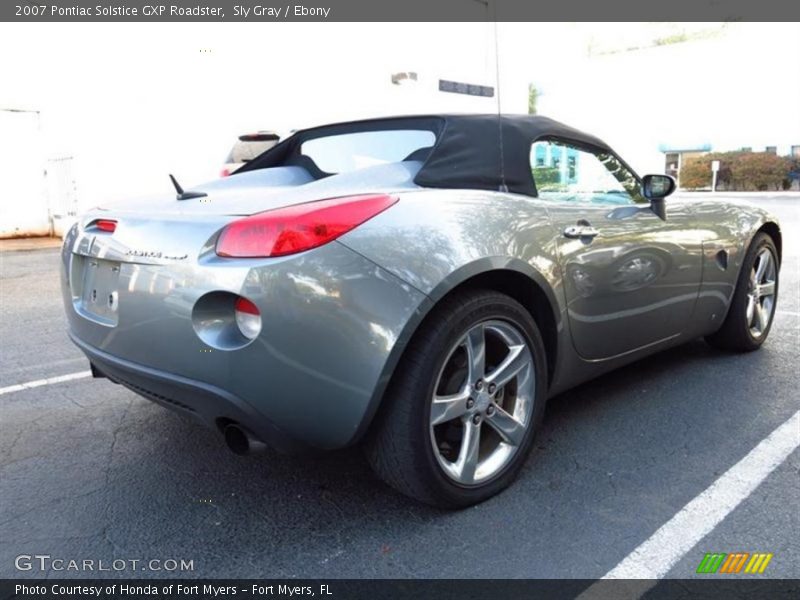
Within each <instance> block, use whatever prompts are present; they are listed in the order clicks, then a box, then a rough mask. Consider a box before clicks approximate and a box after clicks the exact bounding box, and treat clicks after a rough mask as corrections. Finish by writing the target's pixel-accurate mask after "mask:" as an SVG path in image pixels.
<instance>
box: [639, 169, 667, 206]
mask: <svg viewBox="0 0 800 600" xmlns="http://www.w3.org/2000/svg"><path fill="white" fill-rule="evenodd" d="M674 191H675V180H674V179H673V178H672V177H670V176H669V175H645V176H644V177H643V178H642V195H643V196H644V197H645V198H647V199H648V200H661V199H663V198H666V197H667V196H669V195H670V194H671V193H672V192H674Z"/></svg>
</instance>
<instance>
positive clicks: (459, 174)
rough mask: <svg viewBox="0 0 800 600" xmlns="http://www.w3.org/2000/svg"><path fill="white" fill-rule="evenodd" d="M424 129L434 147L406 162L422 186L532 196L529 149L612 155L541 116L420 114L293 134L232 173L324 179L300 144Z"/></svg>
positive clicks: (584, 136)
mask: <svg viewBox="0 0 800 600" xmlns="http://www.w3.org/2000/svg"><path fill="white" fill-rule="evenodd" d="M409 128H414V129H427V130H430V131H432V132H433V133H434V134H435V135H436V138H437V139H436V144H435V145H434V146H433V148H432V149H431V150H430V151H429V152H426V153H425V154H426V155H421V156H413V157H409V160H412V159H413V160H421V161H423V164H422V167H421V169H420V170H419V172H418V173H417V175H416V177H415V178H414V183H416V184H417V185H420V186H422V187H435V188H453V189H479V190H495V191H497V190H507V191H509V192H514V193H517V194H526V195H529V196H535V195H536V186H535V185H534V182H533V176H532V174H531V165H530V151H531V144H532V143H533V142H534V141H536V140H542V139H548V138H558V139H560V140H564V141H568V142H571V143H573V144H575V145H576V146H579V147H580V146H584V147H589V148H594V149H597V150H600V151H605V152H609V153H612V154H613V151H612V150H611V148H610V147H609V146H608V145H606V144H605V142H603V141H602V140H600V139H598V138H596V137H594V136H593V135H589V134H587V133H583V132H582V131H579V130H577V129H574V128H572V127H569V126H568V125H564V124H563V123H559V122H558V121H554V120H553V119H549V118H547V117H541V116H529V115H497V114H481V115H469V114H465V115H423V116H407V117H389V118H380V119H368V120H363V121H350V122H347V123H336V124H333V125H323V126H320V127H313V128H310V129H303V130H301V131H297V132H295V133H294V134H293V135H291V136H290V137H288V138H286V139H285V140H284V141H283V142H281V143H279V144H278V145H276V146H274V147H273V148H271V149H270V150H267V151H266V152H265V153H263V154H261V155H260V156H258V157H256V158H255V159H253V160H251V161H250V162H248V163H247V164H245V165H244V166H243V167H242V168H240V169H239V170H238V171H237V172H240V173H241V172H245V171H252V170H255V169H264V168H270V167H278V166H287V165H298V166H302V167H305V168H307V169H308V170H309V171H310V172H311V174H312V175H313V176H314V177H316V178H320V177H325V176H327V175H328V174H327V173H323V172H322V171H320V170H319V168H318V167H317V166H316V165H315V164H313V162H312V161H311V160H310V159H309V158H308V157H306V156H303V155H302V154H301V153H300V146H301V145H302V143H303V142H305V141H308V140H311V139H315V138H319V137H326V136H331V135H340V134H344V133H355V132H362V131H380V130H390V129H409Z"/></svg>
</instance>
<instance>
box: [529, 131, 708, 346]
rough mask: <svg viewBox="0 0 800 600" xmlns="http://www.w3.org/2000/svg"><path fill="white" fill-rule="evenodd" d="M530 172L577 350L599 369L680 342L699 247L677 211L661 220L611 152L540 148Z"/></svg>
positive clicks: (555, 143) (696, 280) (697, 273)
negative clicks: (552, 238) (604, 362)
mask: <svg viewBox="0 0 800 600" xmlns="http://www.w3.org/2000/svg"><path fill="white" fill-rule="evenodd" d="M530 159H531V169H532V172H533V176H534V180H535V182H536V188H537V193H538V195H539V198H540V199H542V200H544V201H546V202H547V207H548V208H547V210H548V213H549V215H550V219H551V222H552V224H553V226H554V227H555V228H557V230H558V231H560V232H561V236H560V237H559V258H560V263H561V269H562V275H563V280H564V294H565V296H566V303H567V309H568V315H569V326H570V331H571V335H572V340H573V344H574V346H575V349H576V350H577V352H578V354H579V355H580V356H582V357H583V358H585V359H589V360H601V359H604V358H610V357H613V356H617V355H619V354H624V353H626V352H630V351H633V350H636V349H638V348H641V347H644V346H648V345H651V344H655V343H657V342H659V341H662V340H665V339H668V338H671V337H674V336H677V335H679V334H680V333H681V332H682V331H683V328H684V324H685V323H687V322H688V321H689V318H690V317H691V315H692V311H693V310H694V305H695V302H696V300H697V294H698V290H699V287H700V279H701V268H702V267H701V265H702V261H701V256H702V237H701V235H700V233H699V232H697V231H696V230H695V229H694V228H693V223H692V219H691V215H689V214H687V212H686V209H685V208H683V207H680V206H677V207H673V208H670V207H669V203H667V207H668V208H667V213H668V217H667V220H666V221H664V220H662V219H661V218H659V217H658V216H657V215H656V214H655V213H654V212H653V211H652V210H651V209H650V206H649V203H648V202H646V201H645V199H644V198H643V197H642V196H641V194H640V191H639V180H638V178H637V177H636V175H635V174H634V173H633V171H631V170H630V169H629V168H628V167H627V165H625V164H624V163H623V162H622V161H621V160H619V159H618V158H617V157H616V156H615V155H613V154H612V153H610V152H609V151H607V150H599V149H594V148H590V147H582V146H581V147H578V146H575V145H572V144H570V143H569V142H567V141H560V140H552V139H551V140H545V141H538V142H536V143H534V144H533V146H532V148H531V157H530Z"/></svg>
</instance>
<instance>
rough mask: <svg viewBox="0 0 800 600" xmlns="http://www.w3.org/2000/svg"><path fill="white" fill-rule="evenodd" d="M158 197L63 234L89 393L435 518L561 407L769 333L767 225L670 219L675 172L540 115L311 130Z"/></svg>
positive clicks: (519, 449)
mask: <svg viewBox="0 0 800 600" xmlns="http://www.w3.org/2000/svg"><path fill="white" fill-rule="evenodd" d="M173 181H174V183H175V187H176V190H177V196H175V195H171V196H169V197H168V196H162V197H157V198H154V199H150V200H142V201H137V202H130V203H123V204H117V205H108V206H104V207H102V208H98V209H95V210H93V211H91V212H89V213H88V214H86V215H84V216H83V217H82V218H81V219H80V220H79V222H78V223H77V224H76V226H75V227H73V228H72V230H71V231H70V232H69V233H68V235H67V236H66V238H65V240H64V245H63V251H62V262H63V270H62V284H63V286H62V287H63V297H64V304H65V307H66V311H67V315H68V320H69V334H70V336H71V338H72V340H73V341H74V342H75V343H76V344H77V345H78V346H79V347H80V348H81V350H83V352H84V353H85V354H86V356H87V357H88V358H89V361H90V363H91V366H92V371H93V373H94V374H95V375H96V376H98V377H107V378H109V379H111V380H112V381H114V382H116V383H119V384H122V385H124V386H127V387H128V388H130V389H131V390H133V391H134V392H136V393H138V394H140V395H142V396H144V397H145V398H148V399H150V400H152V401H154V402H156V403H158V404H161V405H163V406H165V407H167V408H170V409H173V410H176V411H179V412H181V413H184V414H186V415H190V416H192V417H196V418H198V419H199V420H201V421H203V422H204V423H206V424H208V425H210V426H211V427H213V428H215V429H218V430H219V431H220V432H222V433H223V434H224V437H225V439H226V442H227V444H228V446H229V447H230V448H231V449H232V450H234V451H235V452H238V453H247V452H251V451H255V450H257V449H260V448H262V447H264V446H265V445H268V446H272V447H274V448H278V449H285V450H296V449H302V448H316V449H334V448H341V447H344V446H348V445H352V444H356V443H360V444H362V445H363V447H364V448H365V451H366V455H367V457H368V459H369V462H370V463H371V465H372V466H373V467H374V469H375V471H376V472H377V473H378V475H379V476H380V477H381V478H383V479H384V480H385V481H386V482H388V483H389V484H390V485H392V486H394V487H395V488H396V489H397V490H399V491H401V492H403V493H405V494H407V495H409V496H412V497H414V498H416V499H418V500H421V501H423V502H426V503H430V504H434V505H438V506H444V507H462V506H467V505H470V504H474V503H476V502H480V501H482V500H484V499H486V498H489V497H490V496H492V495H493V494H496V493H497V492H499V491H500V490H502V489H503V488H505V487H506V486H508V485H509V484H510V483H511V481H512V480H513V479H514V478H515V476H516V475H517V474H518V472H519V471H520V468H521V467H522V465H523V463H524V461H525V459H526V456H527V455H528V454H529V453H530V450H531V447H532V444H533V439H534V434H535V432H536V429H537V426H538V425H539V423H540V421H541V419H542V414H543V411H544V407H545V403H546V401H547V399H548V398H550V397H552V396H554V395H555V394H559V393H562V392H564V391H565V390H568V389H569V388H571V387H573V386H575V385H577V384H579V383H581V382H583V381H586V380H588V379H590V378H592V377H596V376H598V375H600V374H602V373H605V372H607V371H609V370H611V369H614V368H617V367H619V366H621V365H624V364H626V363H630V362H632V361H635V360H637V359H639V358H642V357H644V356H647V355H650V354H652V353H654V352H658V351H660V350H663V349H665V348H669V347H672V346H675V345H677V344H681V343H683V342H686V341H687V340H692V339H695V338H698V337H704V338H705V339H706V340H708V342H709V343H711V344H712V345H713V346H716V347H719V348H721V349H725V350H728V351H750V350H755V349H757V348H758V347H759V346H761V345H762V344H763V343H764V341H765V340H766V338H767V336H768V335H769V331H770V326H771V324H772V319H773V315H774V314H775V304H776V301H777V297H778V272H779V265H780V260H781V233H780V229H779V226H778V223H777V222H776V220H775V219H774V218H773V217H772V216H770V215H769V214H768V213H766V212H765V211H763V210H761V209H760V208H757V207H754V206H749V205H746V204H737V203H733V202H726V201H720V200H716V199H712V198H708V199H702V200H698V199H694V198H693V199H690V200H666V198H667V196H669V195H670V193H671V192H672V191H673V189H674V187H675V183H674V181H673V180H672V179H671V178H670V177H668V176H666V175H647V176H645V177H642V178H640V177H639V176H638V175H637V174H636V173H635V172H634V171H633V170H632V169H631V168H630V167H629V166H628V165H627V163H626V162H625V161H624V160H623V159H622V158H621V157H619V156H618V155H617V154H616V153H615V152H614V151H613V150H612V149H611V148H610V147H609V146H608V145H607V144H605V143H604V142H603V141H601V140H599V139H598V138H596V137H594V136H591V135H588V134H585V133H582V132H580V131H578V130H576V129H573V128H571V127H568V126H565V125H563V124H560V123H558V122H555V121H553V120H550V119H547V118H544V117H537V116H502V117H499V116H498V115H439V116H413V117H397V118H386V119H375V120H365V121H358V122H350V123H341V124H333V125H326V126H322V127H316V128H312V129H306V130H302V131H298V132H296V133H294V134H293V135H291V136H290V137H288V138H286V139H285V140H283V141H282V142H280V143H279V144H277V145H276V146H274V147H273V148H271V149H269V150H267V151H266V152H264V153H263V154H261V155H260V156H258V157H256V158H254V159H253V160H251V161H249V162H248V163H247V164H246V165H244V167H242V168H240V169H239V170H238V171H237V172H236V173H234V174H233V175H232V176H230V177H226V178H224V179H220V180H217V181H213V182H211V183H207V184H205V185H201V186H198V187H195V188H192V189H191V190H186V191H184V190H183V189H182V188H181V187H180V185H179V184H178V183H177V181H175V180H174V179H173ZM165 183H166V178H165Z"/></svg>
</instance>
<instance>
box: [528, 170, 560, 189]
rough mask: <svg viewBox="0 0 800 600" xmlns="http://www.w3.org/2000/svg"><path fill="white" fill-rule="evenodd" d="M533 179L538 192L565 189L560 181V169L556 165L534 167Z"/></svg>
mask: <svg viewBox="0 0 800 600" xmlns="http://www.w3.org/2000/svg"><path fill="white" fill-rule="evenodd" d="M533 180H534V181H535V182H536V189H538V190H539V191H540V192H558V191H562V190H565V189H566V185H562V183H561V170H560V169H559V168H558V167H534V168H533Z"/></svg>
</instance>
